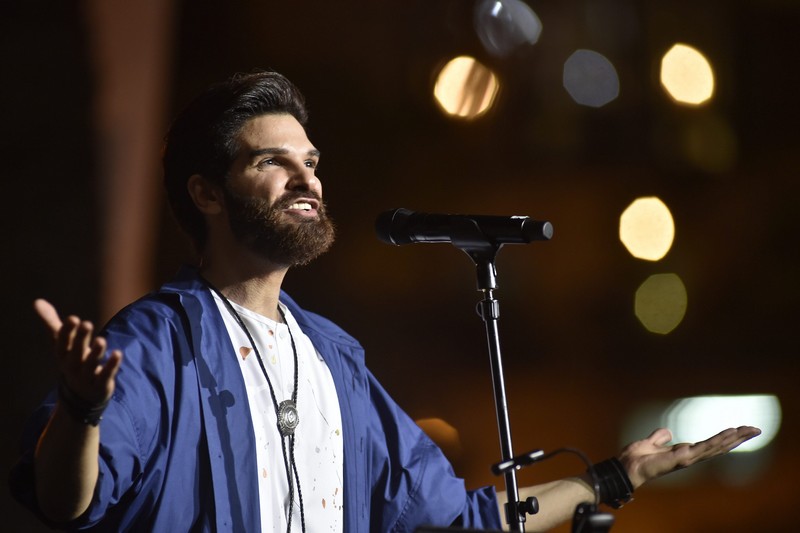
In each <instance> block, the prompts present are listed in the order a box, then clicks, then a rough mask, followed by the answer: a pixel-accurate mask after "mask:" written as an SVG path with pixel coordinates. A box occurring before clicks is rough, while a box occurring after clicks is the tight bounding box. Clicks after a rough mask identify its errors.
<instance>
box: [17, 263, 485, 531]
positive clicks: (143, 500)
mask: <svg viewBox="0 0 800 533" xmlns="http://www.w3.org/2000/svg"><path fill="white" fill-rule="evenodd" d="M281 301H282V302H283V303H284V304H286V306H287V307H288V308H289V310H290V311H291V313H292V314H293V315H294V317H295V319H296V320H297V322H298V324H299V325H300V327H301V328H302V330H303V331H304V332H305V334H306V335H308V337H309V338H310V339H311V341H312V343H313V344H314V346H315V347H316V349H317V350H318V351H319V352H320V354H321V355H322V357H323V358H324V359H325V362H326V363H327V365H328V367H329V368H330V371H331V374H332V375H333V381H334V383H335V386H336V392H337V394H338V396H339V404H340V408H341V414H342V423H343V443H344V496H345V503H344V525H345V526H344V529H345V531H347V532H367V531H373V532H388V531H414V529H415V528H416V527H418V526H420V525H423V524H428V525H439V526H442V525H445V526H446V525H451V524H456V525H460V526H463V527H470V528H494V529H499V528H500V516H499V512H498V508H497V503H496V497H495V494H494V488H493V487H486V488H484V489H481V490H478V491H474V492H471V491H467V490H466V489H465V487H464V482H463V480H461V479H459V478H457V477H456V476H455V475H454V473H453V471H452V468H451V466H450V464H449V463H448V461H447V460H446V459H445V457H444V455H443V454H442V452H441V451H440V450H439V448H438V447H437V446H436V445H435V444H434V443H433V442H432V441H431V440H430V439H429V438H428V437H427V436H426V435H425V434H424V433H423V432H422V431H421V430H420V429H419V427H418V426H417V425H416V424H415V423H414V422H413V421H412V420H411V419H410V418H409V417H408V415H407V414H406V413H405V412H403V410H402V409H400V407H399V406H398V405H397V404H396V403H395V402H394V401H393V400H392V399H391V398H390V397H389V395H388V394H387V393H386V391H385V390H384V389H383V388H382V387H381V385H380V384H379V383H378V381H377V380H376V379H375V377H374V376H373V375H372V374H371V373H370V372H369V370H367V368H366V366H365V365H364V350H363V348H362V347H361V346H360V344H359V343H358V342H357V341H356V340H355V339H353V338H352V337H351V336H350V335H348V334H347V333H345V332H344V331H343V330H342V329H341V328H339V327H338V326H336V325H335V324H333V323H332V322H330V321H329V320H327V319H325V318H322V317H320V316H319V315H315V314H313V313H309V312H307V311H304V310H302V309H301V308H300V307H298V306H297V304H296V303H295V302H294V301H293V300H292V299H291V298H289V296H287V295H286V294H284V293H282V294H281ZM103 335H105V336H106V338H107V340H108V346H109V348H114V349H116V348H119V349H121V350H123V352H124V355H125V359H124V361H123V364H122V367H121V368H120V371H119V374H118V376H117V384H116V389H115V392H114V396H113V398H112V401H111V403H110V405H109V407H108V409H107V410H106V413H105V415H104V417H103V420H102V422H101V423H100V434H101V444H100V473H99V479H98V483H97V488H96V491H95V496H94V500H93V502H92V504H91V506H90V508H89V509H88V510H87V511H86V513H84V515H83V516H81V517H80V518H79V519H78V520H76V521H75V522H73V523H71V524H67V525H65V526H63V527H66V528H68V529H90V530H96V531H129V530H133V531H156V532H159V531H166V532H170V533H175V532H179V531H189V530H191V531H235V532H243V531H246V532H251V531H258V530H259V528H260V517H259V505H258V480H257V477H256V475H257V474H256V468H255V457H256V454H255V449H254V448H255V437H254V435H253V426H252V422H251V419H250V408H249V406H248V402H247V394H246V392H245V386H244V381H243V379H242V374H241V370H240V368H239V365H238V363H237V361H236V358H235V355H234V354H233V352H232V348H231V343H230V339H229V338H228V335H227V331H226V329H225V325H224V323H223V321H222V317H221V316H220V314H219V312H218V310H217V306H216V304H215V303H214V301H213V299H212V296H211V293H210V292H209V291H208V289H207V288H206V286H205V284H203V283H202V281H201V280H200V279H199V278H198V276H197V272H196V271H195V270H194V269H189V268H186V269H184V270H182V271H181V273H180V274H179V276H178V277H177V279H176V280H174V281H173V282H171V283H169V284H166V285H164V286H163V287H162V288H161V290H159V291H158V292H155V293H152V294H150V295H148V296H146V297H144V298H142V299H141V300H139V301H137V302H135V303H133V304H131V305H130V306H128V307H127V308H125V309H124V310H122V311H121V312H120V313H119V314H118V315H117V316H115V317H114V318H113V319H112V320H111V321H110V322H109V324H108V325H107V326H106V328H105V331H104V332H103ZM53 403H54V397H53V396H52V395H51V397H50V398H49V400H48V401H46V402H45V403H44V404H43V405H42V406H41V407H40V408H39V410H38V411H37V413H35V414H34V417H33V418H32V421H31V423H30V425H29V429H28V430H27V431H26V435H25V437H24V439H23V440H24V443H23V453H24V455H23V458H22V460H21V461H20V463H19V464H18V465H17V467H16V469H15V471H14V472H13V473H12V490H13V492H14V493H15V495H16V496H17V498H18V499H20V500H21V501H23V503H25V504H26V505H28V506H29V507H31V508H32V509H33V510H34V511H35V512H36V502H35V493H34V489H33V475H32V466H31V460H32V455H33V449H34V446H35V442H36V439H37V438H38V435H39V434H40V432H41V429H42V427H43V426H44V423H45V422H46V420H47V417H48V416H49V412H50V410H51V409H52V406H53Z"/></svg>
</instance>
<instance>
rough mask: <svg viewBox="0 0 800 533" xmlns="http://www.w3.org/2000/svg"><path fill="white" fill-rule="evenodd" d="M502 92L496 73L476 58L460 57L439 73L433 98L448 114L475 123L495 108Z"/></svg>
mask: <svg viewBox="0 0 800 533" xmlns="http://www.w3.org/2000/svg"><path fill="white" fill-rule="evenodd" d="M498 89H499V82H498V81H497V76H495V74H494V72H492V71H491V70H490V69H489V68H487V67H485V66H484V65H483V64H481V63H480V62H478V61H477V60H476V59H475V58H473V57H470V56H459V57H456V58H455V59H452V60H451V61H450V62H448V63H447V64H446V65H445V66H444V68H442V70H441V72H439V76H438V77H437V79H436V85H435V86H434V89H433V95H434V97H435V98H436V102H437V103H438V104H439V106H440V107H441V108H442V109H443V110H444V111H445V113H447V114H449V115H453V116H457V117H461V118H466V119H473V118H476V117H478V116H480V115H482V114H484V113H485V112H486V111H487V110H488V109H489V108H490V107H491V106H492V104H493V103H494V99H495V96H496V95H497V91H498Z"/></svg>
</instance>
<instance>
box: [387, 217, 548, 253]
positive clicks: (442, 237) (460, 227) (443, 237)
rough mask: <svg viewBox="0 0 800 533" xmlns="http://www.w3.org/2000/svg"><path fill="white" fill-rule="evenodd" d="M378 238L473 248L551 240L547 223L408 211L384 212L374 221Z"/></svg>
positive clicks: (403, 242)
mask: <svg viewBox="0 0 800 533" xmlns="http://www.w3.org/2000/svg"><path fill="white" fill-rule="evenodd" d="M375 231H376V232H377V234H378V238H379V239H380V240H382V241H383V242H385V243H388V244H395V245H401V244H411V243H415V242H449V243H453V244H454V245H456V246H471V245H474V244H479V245H481V244H492V245H503V244H528V243H530V242H531V241H546V240H550V239H551V238H552V237H553V225H552V224H550V222H545V221H540V220H533V219H531V218H529V217H526V216H491V215H442V214H431V213H415V212H413V211H409V210H408V209H403V208H400V209H392V210H390V211H384V212H383V213H381V214H380V215H378V218H377V219H376V220H375Z"/></svg>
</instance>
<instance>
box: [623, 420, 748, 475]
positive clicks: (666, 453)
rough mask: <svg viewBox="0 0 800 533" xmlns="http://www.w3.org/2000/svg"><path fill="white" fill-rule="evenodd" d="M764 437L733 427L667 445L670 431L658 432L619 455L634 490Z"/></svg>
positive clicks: (745, 428)
mask: <svg viewBox="0 0 800 533" xmlns="http://www.w3.org/2000/svg"><path fill="white" fill-rule="evenodd" d="M760 434H761V430H760V429H758V428H754V427H751V426H740V427H738V428H730V429H726V430H725V431H721V432H720V433H717V434H716V435H714V436H713V437H711V438H709V439H706V440H704V441H701V442H696V443H694V444H689V443H681V444H671V445H668V444H667V443H668V442H669V441H671V440H672V433H670V431H669V430H668V429H663V428H662V429H657V430H655V431H654V432H653V433H651V434H650V436H649V437H647V438H646V439H642V440H638V441H636V442H634V443H632V444H629V445H628V446H626V447H625V448H624V449H623V450H622V453H621V454H620V456H619V460H620V462H622V464H623V465H624V466H625V469H626V470H627V472H628V477H629V478H630V480H631V483H633V486H634V487H639V486H640V485H642V484H643V483H645V482H646V481H650V480H652V479H655V478H657V477H661V476H663V475H665V474H668V473H670V472H674V471H675V470H680V469H682V468H686V467H687V466H691V465H693V464H695V463H699V462H700V461H705V460H706V459H711V458H713V457H717V456H720V455H724V454H726V453H728V452H729V451H731V450H732V449H734V448H736V447H737V446H739V445H740V444H742V443H743V442H745V441H747V440H750V439H752V438H753V437H756V436H758V435H760Z"/></svg>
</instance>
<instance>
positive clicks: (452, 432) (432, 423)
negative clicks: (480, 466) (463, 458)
mask: <svg viewBox="0 0 800 533" xmlns="http://www.w3.org/2000/svg"><path fill="white" fill-rule="evenodd" d="M416 423H417V425H418V426H419V427H420V428H421V429H422V431H424V432H425V434H426V435H428V437H430V438H431V440H432V441H433V442H435V443H436V445H437V446H439V448H441V449H442V451H443V452H444V454H445V455H446V456H447V457H448V458H449V459H450V460H451V461H452V460H455V459H458V458H459V456H460V455H461V437H460V436H459V433H458V430H457V429H456V428H455V427H453V426H452V425H450V424H448V423H447V422H446V421H445V420H442V419H441V418H421V419H419V420H416Z"/></svg>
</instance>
